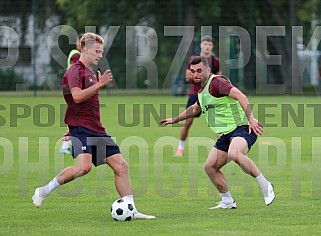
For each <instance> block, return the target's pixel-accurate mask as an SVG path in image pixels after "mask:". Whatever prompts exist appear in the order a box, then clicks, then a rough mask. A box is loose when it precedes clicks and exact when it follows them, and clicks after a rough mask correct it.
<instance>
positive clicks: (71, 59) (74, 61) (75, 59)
mask: <svg viewBox="0 0 321 236" xmlns="http://www.w3.org/2000/svg"><path fill="white" fill-rule="evenodd" d="M79 58H80V54H79V53H75V54H74V55H72V56H71V58H70V64H71V65H72V64H75V63H76V62H77V61H79Z"/></svg>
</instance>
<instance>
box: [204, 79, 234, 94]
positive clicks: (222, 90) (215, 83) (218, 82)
mask: <svg viewBox="0 0 321 236" xmlns="http://www.w3.org/2000/svg"><path fill="white" fill-rule="evenodd" d="M233 87H234V86H233V84H231V82H230V81H229V80H228V79H226V78H224V77H223V76H219V77H215V78H214V79H212V81H211V84H210V87H209V92H210V94H211V95H212V96H213V97H216V98H220V97H224V96H227V95H228V94H229V93H230V91H231V89H232V88H233Z"/></svg>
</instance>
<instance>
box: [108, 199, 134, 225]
mask: <svg viewBox="0 0 321 236" xmlns="http://www.w3.org/2000/svg"><path fill="white" fill-rule="evenodd" d="M134 210H135V208H134V205H133V203H132V202H131V201H129V200H127V199H123V198H120V199H117V200H116V201H114V202H113V204H112V205H111V216H112V217H113V219H114V220H116V221H130V220H131V219H133V217H134Z"/></svg>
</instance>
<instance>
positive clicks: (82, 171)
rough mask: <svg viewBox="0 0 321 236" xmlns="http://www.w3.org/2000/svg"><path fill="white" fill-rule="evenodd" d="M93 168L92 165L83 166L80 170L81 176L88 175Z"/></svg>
mask: <svg viewBox="0 0 321 236" xmlns="http://www.w3.org/2000/svg"><path fill="white" fill-rule="evenodd" d="M91 167H92V166H91V165H88V166H82V167H81V168H80V172H81V174H82V175H86V174H88V173H89V172H90V171H91Z"/></svg>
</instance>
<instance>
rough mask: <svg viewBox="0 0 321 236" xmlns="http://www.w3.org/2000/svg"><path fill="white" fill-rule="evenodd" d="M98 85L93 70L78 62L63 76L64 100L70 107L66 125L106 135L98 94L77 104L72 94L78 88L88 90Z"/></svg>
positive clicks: (67, 112) (66, 116)
mask: <svg viewBox="0 0 321 236" xmlns="http://www.w3.org/2000/svg"><path fill="white" fill-rule="evenodd" d="M95 83H97V78H96V76H95V74H94V73H93V72H92V70H90V69H88V68H86V67H85V65H84V64H83V63H82V62H81V61H78V62H76V63H75V64H73V65H72V66H71V67H70V69H69V70H67V71H66V73H65V74H64V76H63V80H62V90H63V95H64V99H65V101H66V103H67V105H68V107H67V111H66V115H65V123H66V124H67V125H70V126H83V127H85V128H88V129H90V130H93V131H96V132H100V133H105V128H104V127H103V126H102V124H101V122H100V105H99V98H98V92H96V93H95V94H93V95H92V96H91V97H90V98H89V99H88V100H86V101H84V102H81V103H78V104H77V103H75V102H74V99H73V97H72V94H71V89H72V88H74V87H78V88H80V89H86V88H88V87H90V86H92V85H94V84H95Z"/></svg>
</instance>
